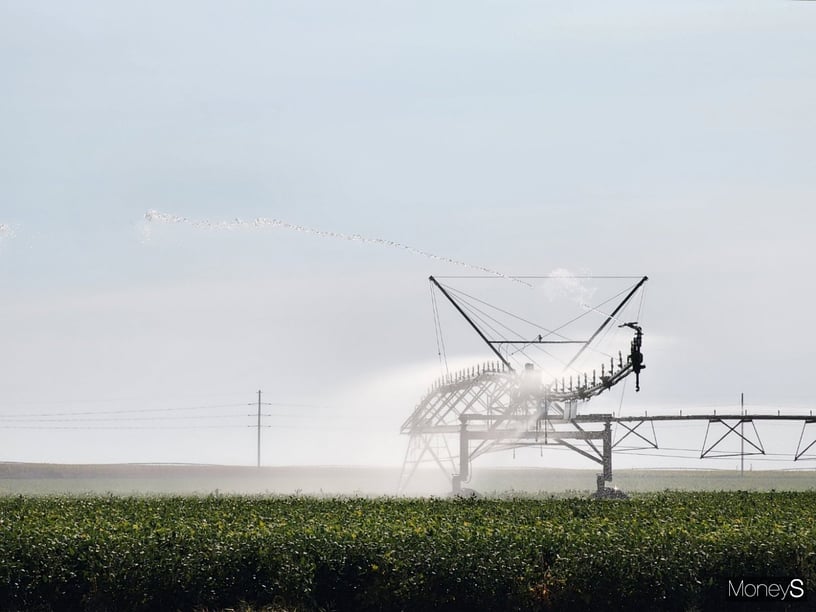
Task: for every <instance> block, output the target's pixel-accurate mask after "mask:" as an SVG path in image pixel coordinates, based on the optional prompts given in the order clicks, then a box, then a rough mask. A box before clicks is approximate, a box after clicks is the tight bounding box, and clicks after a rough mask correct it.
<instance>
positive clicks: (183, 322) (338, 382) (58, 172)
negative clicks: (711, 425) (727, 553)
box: [0, 0, 816, 467]
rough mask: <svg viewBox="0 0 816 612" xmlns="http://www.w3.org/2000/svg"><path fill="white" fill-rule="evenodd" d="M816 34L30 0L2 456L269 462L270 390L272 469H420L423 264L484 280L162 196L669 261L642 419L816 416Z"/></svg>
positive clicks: (619, 19)
mask: <svg viewBox="0 0 816 612" xmlns="http://www.w3.org/2000/svg"><path fill="white" fill-rule="evenodd" d="M815 29H816V4H813V3H809V2H781V1H780V2H770V1H768V2H751V1H745V0H739V1H735V2H711V1H705V2H653V1H649V2H646V1H643V2H632V1H628V2H617V3H608V2H582V3H577V4H576V3H568V2H526V1H517V2H515V1H514V2H447V3H439V2H434V3H431V2H419V3H417V2H411V3H403V2H363V1H352V2H344V3H336V2H301V1H298V2H231V3H226V2H201V1H196V2H192V1H191V2H173V3H167V2H140V3H133V4H131V5H129V6H128V7H127V8H125V7H124V5H122V4H111V3H108V2H71V3H60V2H29V1H19V2H8V1H3V2H1V3H0V82H2V83H3V88H2V89H3V93H2V95H0V162H2V163H0V294H1V296H0V297H1V298H2V299H0V324H1V325H2V342H0V416H2V415H5V417H6V418H5V421H4V423H5V424H4V425H0V449H2V450H0V460H10V461H18V460H19V461H23V460H26V461H55V462H119V461H145V462H148V461H190V462H213V463H238V464H251V463H253V462H254V460H255V447H254V444H255V442H254V430H252V429H251V428H250V427H249V426H250V425H251V424H252V422H253V421H252V419H251V418H249V417H248V416H247V415H249V414H250V413H252V412H253V408H252V407H250V406H244V404H249V403H251V402H253V401H255V400H256V398H257V396H256V393H257V390H258V389H263V391H264V400H265V401H269V402H275V403H279V404H282V405H281V406H270V407H267V408H265V409H264V410H265V411H266V413H269V414H276V415H278V416H274V417H265V422H266V423H268V424H269V425H272V427H271V428H269V429H265V430H264V433H263V435H264V447H263V461H264V463H266V464H270V465H286V464H298V463H313V464H314V463H340V464H371V463H375V464H376V463H388V464H398V463H399V462H400V461H401V458H402V453H403V452H404V448H405V444H406V440H405V439H404V438H403V437H400V436H399V435H398V430H399V426H400V424H401V423H402V421H403V420H404V419H405V418H406V417H407V416H408V414H409V413H410V412H411V410H412V409H413V407H414V405H415V404H416V402H417V401H418V400H419V399H420V397H421V396H422V394H423V393H424V391H425V389H426V388H427V386H428V384H429V383H430V382H431V380H432V379H433V377H435V376H436V375H438V374H439V367H440V366H439V360H438V356H437V345H436V340H435V334H434V324H433V315H432V308H431V301H430V297H429V289H428V282H427V277H428V275H430V274H436V275H451V274H467V273H471V272H474V270H468V269H466V268H463V267H461V266H456V265H453V264H449V263H445V262H444V261H442V260H439V259H431V258H428V257H424V256H422V255H418V254H416V253H412V252H410V251H408V250H406V249H402V248H393V247H388V246H384V245H382V244H378V243H371V242H368V243H366V242H359V241H356V242H355V241H348V240H342V239H336V238H330V237H325V236H323V237H321V236H319V235H315V234H309V233H305V232H298V231H295V230H292V229H286V228H283V227H278V228H268V229H264V230H249V229H235V230H232V231H219V230H212V231H208V230H202V229H197V228H195V227H191V226H189V225H184V224H157V223H155V222H154V223H149V224H146V223H145V220H144V215H145V213H146V212H147V211H148V210H158V211H161V212H164V213H168V214H173V215H179V216H183V217H186V218H189V219H191V220H210V221H212V222H219V221H231V220H233V219H235V218H240V219H246V220H252V219H254V218H256V217H264V218H270V219H279V220H282V221H285V222H287V223H290V224H298V225H301V226H305V227H309V228H314V229H318V230H323V231H331V232H339V233H344V234H360V235H363V236H366V237H370V238H375V239H382V240H390V241H395V242H398V243H400V244H404V245H409V246H411V247H413V248H415V249H418V250H422V251H425V252H427V253H432V254H435V255H439V256H442V257H448V258H453V259H456V260H458V261H462V262H468V263H471V264H473V265H475V266H478V267H487V268H490V269H492V270H496V271H500V272H501V273H503V274H547V273H549V272H551V271H553V270H558V269H566V270H570V271H572V272H575V273H591V274H595V275H636V276H637V275H644V274H646V275H648V276H649V277H650V279H651V280H650V281H649V283H648V292H647V294H646V298H645V301H644V303H643V311H642V317H641V318H642V324H643V326H644V329H645V331H646V338H645V341H644V353H645V355H646V362H647V366H648V367H647V370H646V371H645V372H644V376H643V381H642V386H643V390H642V391H641V393H640V394H638V395H637V396H635V394H634V393H632V389H631V387H629V388H628V389H627V394H626V396H625V397H624V398H623V403H622V410H623V411H624V412H627V411H629V412H631V413H637V412H638V411H642V410H646V409H648V410H650V411H655V412H659V411H661V410H664V411H669V410H676V409H679V408H684V409H689V410H690V409H693V408H695V407H703V406H726V405H731V406H734V405H736V403H737V402H738V398H739V394H740V392H744V393H745V394H746V398H747V403H748V404H749V406H754V407H755V408H756V409H765V408H769V407H770V408H775V409H776V408H778V409H782V410H794V409H799V408H810V407H812V405H813V402H812V398H811V395H812V393H811V388H810V387H811V385H810V383H811V379H812V371H813V367H814V365H816V364H815V363H814V348H813V339H814V333H813V331H812V319H813V306H812V305H813V303H814V300H815V299H816V288H815V285H816V282H815V281H814V277H813V255H814V246H813V231H814V228H816V212H814V206H813V202H814V195H816V162H815V161H814V159H815V158H814V144H813V143H814V142H816V118H814V108H816V37H814V35H813V32H814V30H815ZM451 282H454V281H451ZM491 282H492V283H493V284H492V285H490V287H489V289H488V290H487V291H488V292H492V293H490V295H491V299H492V300H493V301H495V302H499V303H504V302H502V295H503V294H504V292H503V290H502V285H503V284H506V285H507V287H508V291H507V294H506V295H507V296H509V295H510V294H511V293H513V292H517V291H516V290H517V289H518V287H517V286H512V287H511V285H514V284H513V283H512V282H510V281H506V280H498V281H491ZM582 282H584V283H585V288H586V289H587V291H594V295H595V296H598V297H599V296H601V295H605V293H604V292H608V291H612V290H613V287H612V286H611V285H610V284H609V282H607V281H603V282H602V281H593V280H587V281H582ZM627 282H628V281H627ZM497 283H498V284H497ZM605 283H606V284H605ZM515 285H517V284H515ZM623 286H624V287H625V286H626V283H625V282H624V283H623ZM619 288H620V287H617V289H619ZM510 289H512V290H513V291H510ZM617 289H616V290H617ZM531 295H537V296H538V297H542V296H543V294H541V293H535V292H532V293H531ZM508 299H509V297H508ZM551 303H552V302H551V300H548V299H543V298H542V299H541V303H540V306H541V310H540V313H539V314H537V316H538V317H539V319H537V320H541V321H543V322H549V318H548V317H551V315H552V314H553V313H552V312H550V313H548V312H547V307H548V306H547V305H548V304H551ZM579 314H580V312H579ZM557 322H558V321H552V323H557ZM450 325H451V329H449V331H448V333H449V337H448V342H447V345H446V348H447V352H448V355H449V357H450V358H451V360H452V361H455V360H457V359H458V360H459V361H458V362H457V363H470V362H472V361H474V360H476V361H479V360H482V359H489V358H490V354H489V353H488V352H486V351H485V350H484V349H483V348H482V347H480V346H479V345H478V343H477V342H473V341H472V340H473V339H472V338H470V337H469V336H468V333H467V330H463V329H459V328H457V327H456V322H455V321H453V320H452V319H451V322H450ZM622 348H624V349H625V345H624V347H622ZM616 393H617V392H616ZM619 401H621V398H620V396H619V395H615V396H614V404H615V405H616V406H617V405H618V402H619ZM195 407H206V408H201V409H200V410H192V409H193V408H195ZM188 409H190V410H188ZM126 410H129V411H136V410H138V411H139V412H116V413H112V411H126ZM105 411H107V413H106V414H104V415H100V414H98V413H100V412H105ZM64 413H67V414H64ZM79 413H94V414H84V415H81V414H79ZM20 415H44V416H38V417H34V416H30V418H20ZM190 415H195V417H196V418H195V420H190V419H189V418H181V417H189V416H190ZM12 416H14V418H11V417H12ZM100 416H105V417H106V418H107V419H108V420H104V421H102V420H100ZM205 416H206V417H207V418H204V417H205ZM125 417H128V419H129V420H122V419H124V418H125ZM171 417H173V418H171ZM79 418H85V419H88V420H85V421H78V420H76V419H79ZM139 419H141V420H139ZM191 425H195V426H196V427H197V428H196V429H193V428H191V427H190V426H191ZM105 427H108V428H110V429H103V428H105ZM123 427H128V428H129V429H123ZM205 427H206V428H205ZM677 431H678V432H679V431H680V430H677ZM684 431H685V433H673V432H672V431H670V430H666V432H667V433H666V434H665V435H664V438H663V439H664V440H665V441H666V442H671V444H667V446H671V445H672V444H675V443H676V444H683V445H686V446H690V447H699V445H700V444H701V442H702V440H701V438H702V433H703V432H704V427H703V430H702V431H698V430H694V431H692V432H689V431H688V430H684ZM698 434H699V435H698ZM798 435H799V430H798V429H795V428H794V429H793V430H790V435H789V436H788V437H787V438H785V440H787V441H781V442H780V444H781V446H780V447H779V448H780V449H781V451H785V452H792V451H793V448H794V447H795V442H796V439H797V438H798ZM678 436H680V437H682V440H680V441H677V440H679V438H677V437H678ZM780 440H781V438H780ZM562 455H563V453H559V454H558V456H557V458H555V459H552V461H553V462H556V461H563V457H562ZM536 456H537V453H536ZM548 461H549V460H548ZM622 461H623V462H624V463H623V464H624V465H626V463H625V462H626V461H628V460H627V459H623V460H622ZM651 461H656V460H654V459H651ZM667 461H668V460H667ZM634 464H637V463H636V462H635V463H634ZM570 465H576V466H583V467H593V466H592V464H588V463H587V462H585V461H584V460H583V459H581V458H579V457H577V458H575V460H574V461H572V463H571V464H570ZM693 465H694V466H697V467H700V464H699V462H696V463H694V464H693ZM706 466H708V464H707V465H706Z"/></svg>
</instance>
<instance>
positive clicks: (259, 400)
mask: <svg viewBox="0 0 816 612" xmlns="http://www.w3.org/2000/svg"><path fill="white" fill-rule="evenodd" d="M258 467H261V390H260V389H258Z"/></svg>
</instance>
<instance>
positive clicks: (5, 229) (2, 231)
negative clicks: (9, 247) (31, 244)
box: [0, 223, 14, 240]
mask: <svg viewBox="0 0 816 612" xmlns="http://www.w3.org/2000/svg"><path fill="white" fill-rule="evenodd" d="M4 238H14V230H13V229H12V228H11V226H10V225H8V224H7V223H0V240H3V239H4Z"/></svg>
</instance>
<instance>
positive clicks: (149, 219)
mask: <svg viewBox="0 0 816 612" xmlns="http://www.w3.org/2000/svg"><path fill="white" fill-rule="evenodd" d="M144 219H145V222H146V223H147V224H150V223H163V224H179V225H187V226H189V227H192V228H194V229H205V230H216V231H233V230H240V229H254V230H258V229H276V228H280V229H286V230H290V231H294V232H300V233H302V234H309V235H311V236H318V237H320V238H334V239H336V240H347V241H349V242H360V243H363V244H376V245H379V246H383V247H388V248H392V249H401V250H403V251H408V252H409V253H413V254H414V255H420V256H421V257H426V258H428V259H433V260H435V261H441V262H444V263H448V264H452V265H455V266H460V267H463V268H468V269H470V270H477V271H479V272H485V273H487V274H490V275H492V276H497V277H499V278H504V279H507V280H510V281H513V282H515V283H520V284H522V285H526V286H528V287H529V286H531V285H530V284H529V283H527V282H525V281H522V280H519V279H517V278H513V277H512V276H508V275H506V274H502V273H501V272H498V271H496V270H492V269H491V268H485V267H484V266H478V265H474V264H470V263H467V262H464V261H461V260H458V259H453V258H452V257H445V256H443V255H436V254H434V253H430V252H428V251H424V250H422V249H418V248H416V247H412V246H409V245H407V244H402V243H400V242H395V241H393V240H386V239H384V238H371V237H367V236H361V235H360V234H344V233H342V232H333V231H330V230H320V229H315V228H311V227H306V226H304V225H298V224H296V223H288V222H286V221H281V220H280V219H265V218H263V217H258V218H256V219H254V220H252V221H243V220H242V219H234V220H233V221H208V220H206V219H203V220H195V219H189V218H187V217H181V216H179V215H173V214H168V213H163V212H159V211H157V210H148V211H147V212H146V213H145V215H144ZM145 237H146V238H147V239H149V237H150V235H149V227H148V228H146V232H145Z"/></svg>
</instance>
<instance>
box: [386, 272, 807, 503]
mask: <svg viewBox="0 0 816 612" xmlns="http://www.w3.org/2000/svg"><path fill="white" fill-rule="evenodd" d="M452 278H457V279H464V278H467V279H474V278H485V277H452ZM583 278H593V277H583ZM594 278H612V279H616V280H619V279H625V280H626V282H627V286H626V287H624V288H623V289H622V290H620V291H619V292H617V293H615V294H613V295H611V296H610V297H608V298H606V299H603V300H602V301H598V302H597V303H596V304H595V305H594V306H593V305H589V304H587V303H586V302H585V301H584V300H585V299H589V298H591V297H592V293H591V292H587V291H584V289H585V288H584V287H583V285H581V282H582V279H581V278H576V277H571V276H564V275H558V276H547V277H513V278H512V279H510V280H513V281H515V282H516V283H524V284H529V283H527V282H525V279H531V280H532V279H543V280H545V281H550V280H554V281H556V282H560V283H562V284H563V283H565V282H569V283H570V285H569V286H568V287H567V289H568V290H567V291H566V292H562V297H563V295H564V293H566V295H567V297H569V298H570V299H569V300H567V301H571V302H573V311H574V310H575V302H579V303H580V306H581V308H580V311H581V313H580V314H578V315H577V316H573V317H571V318H570V317H567V320H566V321H565V322H564V323H562V324H560V325H557V326H542V325H540V324H537V323H535V322H533V321H532V320H531V318H526V317H523V316H519V315H518V314H514V313H512V312H510V311H508V310H506V309H504V308H499V307H497V306H494V305H493V304H491V303H489V302H487V301H486V300H484V299H481V298H479V297H478V296H475V295H472V294H470V293H466V292H465V291H463V290H461V289H459V288H455V287H453V286H452V285H450V284H443V283H442V282H440V280H443V279H442V277H440V278H439V279H437V278H434V277H433V276H431V277H430V278H429V281H430V286H431V299H432V304H433V309H434V317H435V323H436V326H437V328H436V332H437V345H438V347H439V353H440V366H441V367H442V370H443V373H442V375H441V376H440V377H439V378H438V379H437V380H436V381H435V382H434V383H433V384H432V385H431V387H430V388H429V390H428V392H427V393H426V394H425V396H424V397H422V399H421V400H420V401H419V403H418V404H417V405H416V408H415V409H414V411H413V412H412V413H411V415H410V416H409V417H408V419H407V420H406V421H405V422H404V423H403V424H402V428H401V433H403V434H406V435H408V436H409V442H408V448H407V450H406V454H405V460H404V462H403V468H402V473H401V476H400V490H401V491H404V490H405V488H406V486H407V485H408V483H409V481H410V480H411V478H412V476H413V475H414V473H415V472H416V470H417V469H418V468H419V466H420V465H423V464H432V465H436V466H437V467H438V468H439V469H441V470H442V471H443V472H444V473H445V475H446V476H447V477H449V478H450V482H451V487H452V490H453V493H454V494H459V493H461V492H462V491H463V485H464V484H466V483H467V482H468V481H469V480H470V477H471V472H472V470H471V466H472V463H473V461H474V460H475V459H476V458H478V457H481V456H482V455H485V454H487V453H495V452H499V451H505V450H508V449H517V448H524V447H540V448H541V449H543V448H545V447H548V446H550V447H552V446H558V447H561V448H566V449H569V450H571V451H574V452H575V453H578V454H579V455H582V456H583V457H585V458H587V459H589V460H591V461H593V462H595V463H596V464H597V465H598V466H599V467H600V472H599V473H598V475H597V492H596V494H595V495H597V496H599V497H608V496H617V495H619V494H620V493H619V492H618V491H617V490H616V489H614V488H612V487H610V486H608V485H607V483H610V482H611V481H612V451H613V449H614V448H615V447H616V446H618V445H619V444H620V443H621V442H623V441H624V440H629V443H631V442H632V441H633V440H635V441H637V443H638V444H641V445H645V446H643V447H642V448H647V449H658V444H657V438H656V435H655V432H654V422H655V421H678V420H680V421H687V420H707V421H708V427H707V429H706V437H705V440H704V441H703V446H702V450H701V452H700V458H701V459H705V458H708V457H728V456H733V454H728V453H727V452H725V451H723V443H724V441H725V440H726V439H732V441H733V439H734V438H737V439H738V440H739V445H740V447H739V448H740V450H739V456H740V457H741V458H744V456H745V455H757V454H765V449H764V447H763V445H762V441H761V440H760V438H759V433H758V432H757V429H756V425H755V422H754V421H761V420H798V421H802V423H803V426H802V434H801V435H800V438H799V444H798V446H797V448H796V451H795V453H794V455H793V457H791V458H792V459H793V460H798V459H800V458H803V457H804V455H805V453H806V452H807V451H809V450H810V449H811V448H814V445H816V439H814V440H813V441H812V442H810V443H809V444H808V443H807V440H806V439H805V434H806V432H807V431H808V427H807V426H808V425H810V424H813V423H816V418H813V417H812V414H810V415H807V416H805V415H782V414H781V412H779V413H777V414H775V415H768V414H748V413H746V412H745V411H744V410H740V411H739V412H738V413H733V414H721V415H720V416H717V414H716V411H715V412H714V413H713V414H695V415H691V414H687V415H685V416H683V415H682V412H681V414H680V415H653V416H647V414H645V413H644V415H643V416H621V415H620V414H618V415H615V414H614V411H613V410H612V411H611V410H608V409H607V410H605V411H603V412H594V413H593V412H590V411H589V410H588V409H587V405H588V403H589V402H590V401H591V400H593V399H595V398H598V397H599V396H601V395H602V394H605V393H607V392H609V391H610V390H611V389H613V388H614V387H616V386H618V385H621V387H622V388H625V385H626V381H627V380H629V379H631V378H634V386H635V390H636V391H639V390H640V376H641V372H642V371H643V370H644V368H645V367H646V365H645V362H644V357H643V337H644V330H643V327H642V326H641V323H640V321H639V319H640V314H641V308H642V305H643V293H644V287H645V285H646V282H647V280H648V278H647V277H646V276H643V277H594ZM439 302H441V303H442V304H444V303H448V304H449V305H450V307H452V312H453V313H455V315H456V318H458V319H459V320H460V323H462V322H463V323H464V324H465V326H466V327H467V328H469V329H471V330H472V332H474V333H475V334H476V337H477V338H478V339H479V340H480V342H481V344H482V346H483V349H484V348H486V349H487V350H489V351H490V353H492V357H493V359H492V360H491V361H488V362H484V363H480V364H478V365H474V366H471V367H468V368H465V369H458V370H455V371H451V369H449V368H448V362H447V356H445V355H444V351H445V349H444V337H443V335H442V329H441V323H440V315H439V313H440V311H441V309H442V308H441V306H440V304H439ZM449 310H451V309H450V308H449ZM573 314H574V312H573ZM576 326H578V327H576ZM576 330H579V331H576ZM621 400H622V398H621ZM613 425H615V426H616V427H615V429H616V430H617V432H618V434H617V435H618V436H619V438H618V439H617V440H613ZM746 426H747V427H746ZM718 428H719V429H720V433H716V430H717V429H718ZM712 432H714V433H712ZM808 458H811V457H808Z"/></svg>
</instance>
